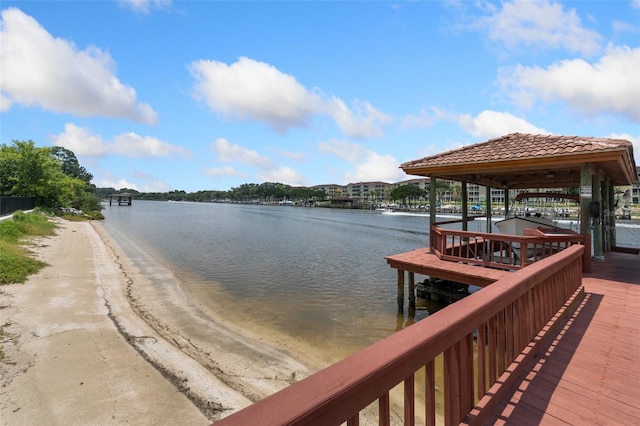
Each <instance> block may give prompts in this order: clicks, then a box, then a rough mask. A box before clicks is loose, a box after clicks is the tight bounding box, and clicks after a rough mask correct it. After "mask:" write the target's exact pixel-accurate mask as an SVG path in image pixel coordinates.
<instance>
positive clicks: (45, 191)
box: [0, 141, 99, 210]
mask: <svg viewBox="0 0 640 426" xmlns="http://www.w3.org/2000/svg"><path fill="white" fill-rule="evenodd" d="M58 153H59V154H60V155H63V156H64V159H61V158H60V157H58V156H57V155H55V154H54V152H53V151H52V149H51V148H37V147H36V146H35V143H34V142H33V141H13V142H12V145H6V144H2V145H0V194H1V195H13V196H25V197H34V199H35V204H36V205H37V206H40V207H51V208H53V207H75V208H81V209H83V210H90V209H88V207H89V206H92V207H93V208H94V209H97V210H99V202H98V201H99V200H98V201H96V196H95V194H93V193H92V192H91V189H93V187H92V186H90V185H89V182H86V181H85V180H83V179H82V178H80V177H77V176H74V175H73V173H72V174H67V173H65V171H64V170H63V163H64V162H65V161H67V163H69V164H71V163H73V159H75V155H73V153H72V152H70V151H69V152H68V153H66V152H64V151H58ZM75 161H76V163H77V159H75ZM82 170H84V168H82V167H80V166H79V164H78V169H77V170H76V172H78V171H79V172H82ZM84 172H85V175H84V178H87V176H90V175H89V174H88V173H86V170H84Z"/></svg>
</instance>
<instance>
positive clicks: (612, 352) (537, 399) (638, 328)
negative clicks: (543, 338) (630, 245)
mask: <svg viewBox="0 0 640 426" xmlns="http://www.w3.org/2000/svg"><path fill="white" fill-rule="evenodd" d="M583 285H584V289H585V297H584V299H583V300H582V303H581V304H580V305H579V307H578V308H577V309H576V311H575V312H574V313H573V314H572V315H570V316H569V317H568V318H567V320H566V322H565V324H563V327H562V329H561V330H560V332H559V333H558V334H557V336H554V338H553V339H552V342H551V343H550V344H549V345H548V346H547V347H546V348H545V350H544V351H542V352H541V353H540V356H539V357H538V358H537V359H535V360H534V361H532V363H531V365H530V366H529V369H528V371H529V372H528V373H527V374H526V376H525V377H524V378H522V379H521V380H520V381H519V382H517V383H516V385H514V386H513V388H512V389H511V391H510V393H509V394H508V396H507V397H506V398H504V399H503V401H502V403H501V404H500V407H499V409H498V410H497V412H495V413H494V415H493V416H491V417H490V418H489V419H488V420H487V421H486V422H485V423H484V424H505V425H538V424H554V425H555V424H558V425H560V424H562V425H566V424H572V425H587V424H598V425H609V424H611V425H613V424H615V425H637V424H639V423H640V369H638V365H639V361H640V257H639V256H638V255H633V254H628V253H607V254H606V255H605V262H604V263H594V264H593V272H592V273H590V274H585V275H584V277H583Z"/></svg>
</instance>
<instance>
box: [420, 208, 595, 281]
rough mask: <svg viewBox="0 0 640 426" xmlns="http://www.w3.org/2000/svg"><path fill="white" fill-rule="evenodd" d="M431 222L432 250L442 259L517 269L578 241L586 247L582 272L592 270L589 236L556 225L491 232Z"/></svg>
mask: <svg viewBox="0 0 640 426" xmlns="http://www.w3.org/2000/svg"><path fill="white" fill-rule="evenodd" d="M443 223H447V224H450V223H456V222H451V221H450V222H439V223H434V224H433V225H431V231H430V236H431V238H430V241H431V247H430V248H431V251H432V252H433V253H435V254H436V255H437V256H438V257H439V258H441V259H443V260H449V261H453V262H463V263H468V264H472V265H481V266H485V267H491V268H497V269H503V270H518V269H521V268H524V267H525V266H527V265H530V264H531V263H534V262H538V261H540V260H542V259H544V258H546V257H549V256H551V255H553V254H555V253H557V252H559V251H562V250H565V249H566V248H568V247H570V246H572V245H575V244H581V245H584V246H585V247H586V249H585V252H584V255H583V259H582V264H583V268H584V272H590V270H591V239H590V236H589V235H582V234H578V233H575V232H573V231H570V230H566V231H563V232H562V233H558V230H557V228H543V227H540V228H538V229H531V230H526V235H509V234H494V233H487V232H472V231H460V230H455V229H447V228H442V227H440V226H439V225H442V224H443Z"/></svg>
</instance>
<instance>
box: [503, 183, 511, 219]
mask: <svg viewBox="0 0 640 426" xmlns="http://www.w3.org/2000/svg"><path fill="white" fill-rule="evenodd" d="M509 201H510V200H509V188H505V189H504V217H505V219H506V218H507V215H508V214H509V208H510V207H509Z"/></svg>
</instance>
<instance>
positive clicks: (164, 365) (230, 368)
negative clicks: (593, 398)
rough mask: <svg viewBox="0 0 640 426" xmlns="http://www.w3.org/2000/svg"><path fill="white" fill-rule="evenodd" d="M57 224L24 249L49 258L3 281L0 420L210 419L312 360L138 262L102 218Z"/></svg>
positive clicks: (290, 377)
mask: <svg viewBox="0 0 640 426" xmlns="http://www.w3.org/2000/svg"><path fill="white" fill-rule="evenodd" d="M57 225H58V229H57V231H56V235H55V236H53V237H47V238H38V239H35V240H33V241H32V245H31V246H30V249H31V250H32V251H33V253H34V256H35V257H37V258H38V259H40V260H43V261H45V262H46V263H48V264H49V266H47V267H45V268H44V269H43V270H41V271H40V272H39V273H38V274H35V275H33V276H31V277H30V278H29V280H28V281H27V282H26V283H25V284H13V285H5V286H2V287H0V312H1V313H2V317H3V320H2V324H0V326H2V327H3V331H4V333H5V341H4V342H3V348H4V352H5V358H4V360H3V361H2V362H0V400H1V401H0V419H1V423H2V424H3V425H4V424H7V425H8V424H36V423H37V424H88V423H93V424H106V423H121V422H127V423H132V422H133V423H136V422H141V423H160V424H164V423H193V424H209V423H211V422H213V421H215V420H218V419H220V418H222V417H225V416H227V415H229V414H231V413H232V412H235V411H237V410H239V409H241V408H243V407H245V406H247V405H250V404H251V403H252V402H254V401H256V400H258V399H261V398H263V397H265V396H267V395H269V394H271V393H274V392H276V391H277V390H279V389H281V388H284V387H285V386H287V385H289V384H290V383H293V382H295V381H297V380H299V379H301V378H303V377H305V376H307V375H309V374H311V372H313V370H315V369H316V368H318V365H317V360H315V361H314V362H313V363H314V364H316V365H315V367H314V368H310V367H309V366H308V365H303V364H302V363H300V362H299V361H298V360H296V359H295V358H294V357H292V356H291V355H290V353H288V349H290V348H289V347H288V346H287V345H286V344H284V345H283V344H282V343H281V342H275V343H274V342H272V341H271V339H269V338H268V337H269V336H263V337H264V338H258V336H255V335H253V336H252V335H251V333H242V332H241V331H242V330H240V329H238V328H237V327H236V326H235V325H234V324H232V323H230V322H229V323H228V322H227V321H224V320H222V321H221V320H220V318H216V317H212V316H211V315H210V314H211V313H205V312H203V311H202V310H201V309H200V308H198V306H196V305H195V304H194V303H193V301H191V300H190V298H189V297H188V296H187V295H186V294H185V293H184V292H183V291H182V288H181V286H180V283H179V282H178V281H177V279H176V278H175V276H173V274H171V273H170V272H167V271H166V270H163V268H162V267H161V266H160V265H157V266H154V269H152V270H149V269H146V270H144V271H142V270H140V269H138V268H137V267H136V266H135V265H133V264H132V263H131V262H130V261H129V259H127V257H126V256H125V255H124V254H123V251H122V250H121V248H120V247H119V245H118V244H117V243H116V242H115V241H114V240H113V238H112V237H111V236H110V235H109V234H108V232H107V231H106V230H105V229H104V228H103V226H102V224H100V223H97V222H68V221H58V222H57ZM176 283H177V285H176ZM296 355H297V356H296V358H300V357H301V354H300V353H296ZM303 357H304V356H303ZM307 361H309V362H310V361H311V360H306V359H305V362H307ZM310 363H311V362H310Z"/></svg>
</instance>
